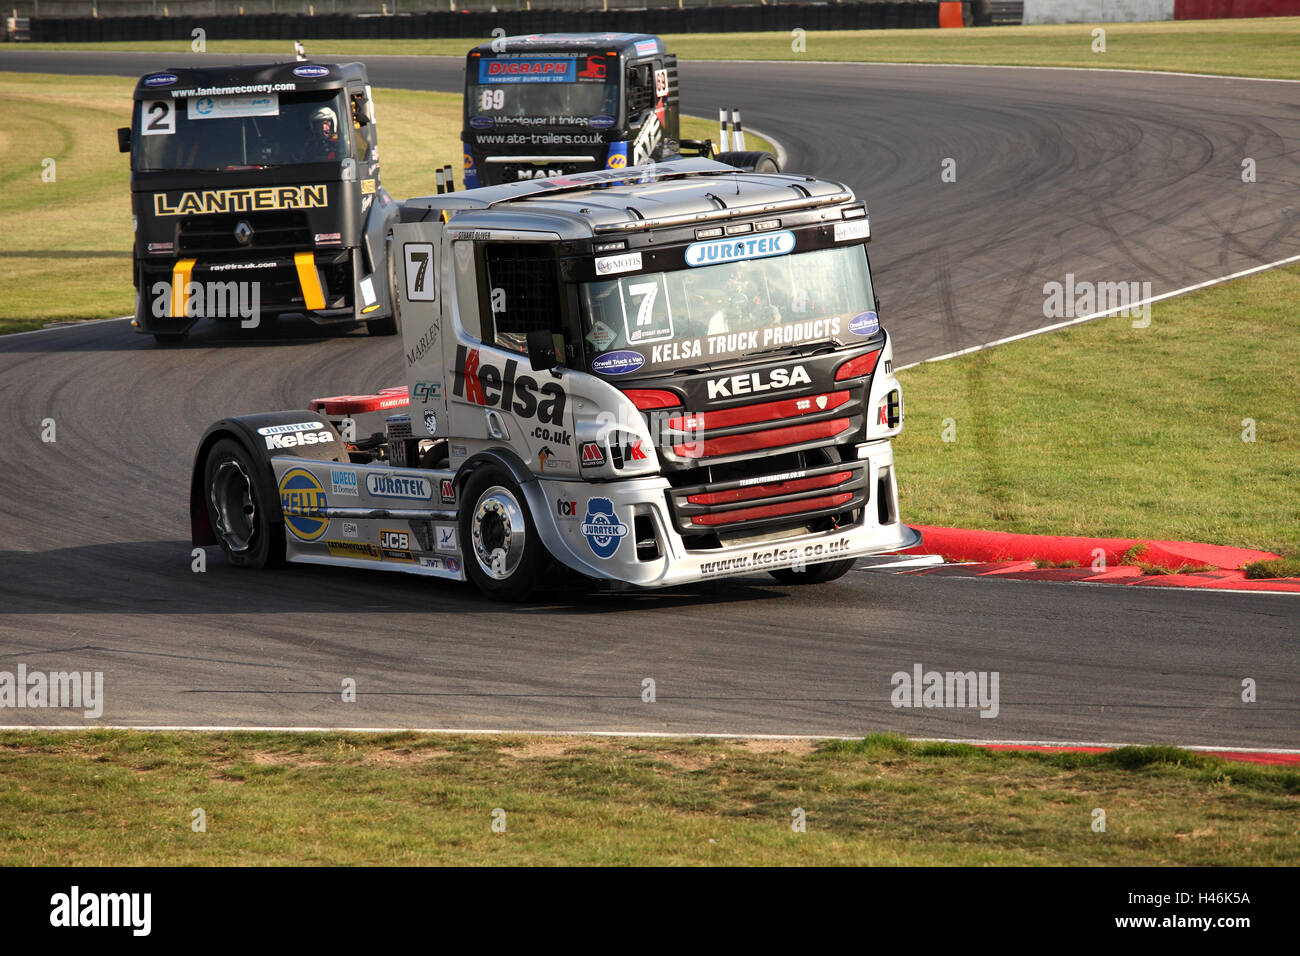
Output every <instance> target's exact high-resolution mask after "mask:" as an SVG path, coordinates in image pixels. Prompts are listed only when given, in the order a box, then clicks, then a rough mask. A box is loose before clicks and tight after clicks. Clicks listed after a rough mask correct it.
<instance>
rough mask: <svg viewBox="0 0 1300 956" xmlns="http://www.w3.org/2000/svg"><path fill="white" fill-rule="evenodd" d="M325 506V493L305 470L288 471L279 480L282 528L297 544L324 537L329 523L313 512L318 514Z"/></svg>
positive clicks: (294, 469)
mask: <svg viewBox="0 0 1300 956" xmlns="http://www.w3.org/2000/svg"><path fill="white" fill-rule="evenodd" d="M328 505H329V499H328V498H327V497H326V496H325V489H324V488H322V487H321V484H320V482H319V481H317V480H316V476H315V475H313V474H312V473H311V472H310V471H308V470H307V469H306V468H290V469H289V470H288V471H286V472H285V473H284V477H283V478H281V479H280V510H281V511H283V512H284V526H285V527H286V528H288V529H289V533H290V534H292V535H293V536H294V537H295V538H297V539H298V540H299V541H315V540H316V539H317V538H319V537H320V536H321V535H323V534H324V533H325V529H326V528H328V527H329V526H330V519H329V518H327V517H324V516H322V515H319V514H314V513H313V512H322V511H324V510H325V509H326V507H328Z"/></svg>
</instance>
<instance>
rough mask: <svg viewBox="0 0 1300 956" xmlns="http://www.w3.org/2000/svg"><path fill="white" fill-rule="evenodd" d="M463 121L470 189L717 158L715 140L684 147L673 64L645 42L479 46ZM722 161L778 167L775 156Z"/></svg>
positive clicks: (571, 38) (629, 37)
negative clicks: (678, 160)
mask: <svg viewBox="0 0 1300 956" xmlns="http://www.w3.org/2000/svg"><path fill="white" fill-rule="evenodd" d="M464 120H465V125H464V129H463V131H462V133H461V141H462V145H463V148H464V172H463V176H464V181H465V187H466V188H467V189H474V188H477V187H479V186H493V185H498V184H500V183H512V182H518V181H520V180H525V179H547V178H551V177H555V176H562V175H566V174H569V173H580V172H591V171H593V170H598V169H625V168H627V167H628V166H642V165H645V164H647V163H657V162H663V161H665V160H669V159H676V158H680V157H681V156H682V154H684V153H686V154H691V155H700V156H704V157H705V158H709V157H710V156H712V154H713V153H712V151H713V144H712V142H711V141H708V140H706V141H703V142H696V141H685V142H683V141H682V139H681V132H680V115H679V111H678V90H677V57H676V56H675V55H674V54H672V53H669V52H668V51H667V49H666V48H665V46H664V42H663V41H662V40H661V39H660V38H659V37H656V36H651V35H650V34H646V33H550V34H540V35H532V36H517V37H498V38H496V39H494V40H492V41H490V42H488V43H484V44H482V45H480V46H477V47H475V48H474V49H472V50H470V51H469V54H468V55H467V57H466V62H465V111H464ZM737 149H740V147H739V146H738V147H737ZM717 158H719V159H721V160H723V161H724V162H730V163H732V165H740V166H750V167H752V166H753V164H755V163H761V164H763V166H764V167H765V168H767V169H769V170H772V171H775V170H776V168H777V166H776V160H775V158H774V157H772V156H771V154H769V153H740V152H738V153H735V154H729V155H727V156H719V157H717Z"/></svg>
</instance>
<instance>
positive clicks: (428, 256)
mask: <svg viewBox="0 0 1300 956" xmlns="http://www.w3.org/2000/svg"><path fill="white" fill-rule="evenodd" d="M402 256H403V258H404V259H405V260H406V298H407V299H408V300H410V301H411V302H432V301H433V300H434V299H435V298H436V296H437V282H436V281H435V280H434V276H433V274H432V273H433V271H434V270H433V269H432V266H433V243H431V242H408V243H405V244H404V245H403V246H402Z"/></svg>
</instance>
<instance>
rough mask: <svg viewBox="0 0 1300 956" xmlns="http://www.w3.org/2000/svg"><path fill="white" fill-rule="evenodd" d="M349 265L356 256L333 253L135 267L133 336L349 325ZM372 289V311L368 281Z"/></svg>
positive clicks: (353, 309) (152, 261) (352, 309)
mask: <svg viewBox="0 0 1300 956" xmlns="http://www.w3.org/2000/svg"><path fill="white" fill-rule="evenodd" d="M354 258H355V250H352V249H339V250H330V251H328V252H323V251H322V252H310V251H304V252H296V253H289V254H267V255H265V256H261V257H256V258H252V259H247V260H239V259H229V260H219V259H209V258H200V257H194V258H188V259H179V260H175V261H170V260H162V259H157V258H152V257H151V258H146V259H141V260H139V267H138V269H139V271H138V290H137V291H138V298H137V307H136V322H135V328H136V330H137V331H139V332H145V333H154V332H158V333H181V332H186V331H188V330H189V329H190V328H191V327H192V326H193V325H195V324H196V323H197V322H199V321H201V320H202V319H215V320H218V321H222V320H239V321H241V322H245V323H248V322H251V325H246V326H245V327H248V328H251V327H254V326H256V325H257V324H258V323H259V322H260V320H261V319H262V318H264V317H268V318H269V317H274V316H278V315H281V314H284V313H293V314H300V315H304V316H306V317H307V318H308V319H310V320H311V321H313V322H315V323H317V324H318V325H325V324H330V323H336V322H355V321H357V317H358V312H357V306H356V304H355V302H354V298H355V296H354V291H355V290H354V265H353V260H354ZM370 289H371V290H372V294H371V300H372V301H373V302H376V303H377V302H378V299H377V298H376V297H375V295H374V293H373V281H372V282H371V286H370ZM182 290H184V291H182ZM367 304H368V305H369V304H370V302H367ZM254 317H256V320H257V321H252V320H253V319H254Z"/></svg>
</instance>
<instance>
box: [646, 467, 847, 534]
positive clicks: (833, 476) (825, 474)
mask: <svg viewBox="0 0 1300 956" xmlns="http://www.w3.org/2000/svg"><path fill="white" fill-rule="evenodd" d="M835 457H836V456H835V455H834V454H833V453H832V451H831V450H828V449H817V450H814V451H813V452H811V453H803V452H798V453H794V454H787V455H779V456H776V457H764V458H760V459H756V460H753V461H748V462H743V463H736V464H733V465H728V466H719V467H712V468H708V469H704V470H703V473H701V472H698V471H697V472H683V473H679V475H678V476H677V479H678V482H680V483H675V486H674V487H673V488H671V489H670V490H669V491H668V493H667V494H668V506H669V510H670V511H671V513H672V516H673V521H674V523H675V524H676V527H677V531H678V533H679V534H681V536H682V538H683V540H684V541H685V543H686V547H687V548H688V549H690V550H707V549H710V548H717V547H721V546H722V545H723V544H725V543H727V542H726V539H727V538H728V537H729V536H731V537H736V536H751V535H754V534H761V533H763V532H780V531H793V532H805V531H829V530H831V529H833V528H836V527H841V526H845V525H849V524H853V523H856V522H857V521H858V520H859V519H860V516H861V511H860V509H862V508H864V507H865V506H866V504H867V502H868V500H869V499H870V496H871V493H870V486H869V482H868V467H867V465H868V463H867V462H866V461H857V460H851V461H836V460H835ZM686 482H689V483H686Z"/></svg>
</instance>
